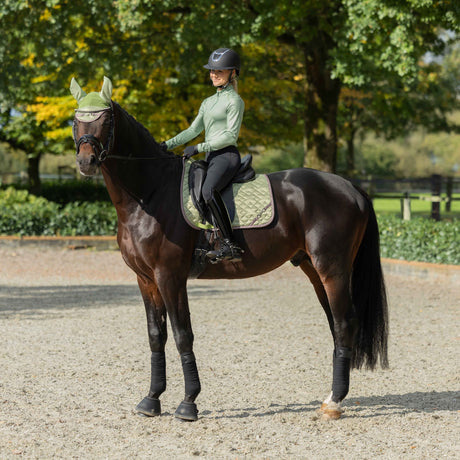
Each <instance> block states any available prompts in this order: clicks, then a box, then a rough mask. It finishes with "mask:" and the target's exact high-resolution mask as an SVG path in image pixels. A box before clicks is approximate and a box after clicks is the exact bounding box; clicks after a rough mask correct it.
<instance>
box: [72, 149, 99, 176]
mask: <svg viewBox="0 0 460 460" xmlns="http://www.w3.org/2000/svg"><path fill="white" fill-rule="evenodd" d="M76 159H77V166H78V169H79V170H80V174H81V175H83V176H94V175H95V174H96V173H97V171H98V168H99V165H100V163H99V160H98V158H97V156H96V154H95V153H94V151H93V149H92V148H91V147H89V148H88V149H83V148H82V149H81V150H80V152H79V153H78V154H77V156H76Z"/></svg>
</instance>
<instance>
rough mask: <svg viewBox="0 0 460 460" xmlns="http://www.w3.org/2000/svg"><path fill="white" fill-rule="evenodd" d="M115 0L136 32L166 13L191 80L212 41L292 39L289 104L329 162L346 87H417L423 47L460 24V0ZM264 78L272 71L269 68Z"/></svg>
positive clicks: (329, 165)
mask: <svg viewBox="0 0 460 460" xmlns="http://www.w3.org/2000/svg"><path fill="white" fill-rule="evenodd" d="M117 5H118V7H119V8H120V12H121V13H123V14H120V18H121V19H120V20H121V24H122V25H124V27H126V28H127V29H130V30H132V31H133V32H134V29H136V30H142V29H143V28H145V27H148V25H149V24H150V23H151V21H152V20H154V19H153V18H154V17H158V15H159V16H160V17H162V18H168V21H169V24H170V26H171V27H172V31H173V34H172V37H174V39H173V40H172V46H178V47H179V49H180V50H181V51H182V53H181V55H180V58H179V61H177V62H176V65H177V66H178V68H179V69H188V72H186V76H185V77H183V76H182V72H179V75H178V78H179V79H180V80H181V81H185V82H186V81H187V80H190V78H191V76H193V75H195V72H196V69H197V64H196V60H197V58H201V60H203V59H204V58H205V57H206V54H207V53H208V52H209V49H208V48H212V47H213V46H214V47H218V46H222V44H223V43H226V44H228V45H230V46H235V45H239V46H241V50H242V51H243V54H244V52H245V50H246V46H247V45H249V44H258V45H259V46H261V45H262V44H263V46H266V47H267V48H268V50H272V49H276V46H277V44H278V46H281V45H282V46H288V47H290V49H291V55H292V60H293V61H295V62H296V67H297V68H298V67H299V66H301V67H302V68H303V72H304V76H303V78H298V79H297V80H296V83H297V91H298V92H299V93H301V94H302V102H301V104H298V103H297V104H296V105H295V106H293V107H294V108H295V110H297V111H298V110H301V111H302V119H303V125H304V127H303V131H304V133H303V138H304V146H305V164H306V165H307V166H312V167H315V168H319V169H324V170H329V171H333V170H335V166H336V156H337V142H338V136H337V115H338V106H339V98H340V94H341V91H342V89H343V88H350V89H356V88H359V87H361V86H363V85H367V87H368V88H369V87H370V86H371V84H372V85H374V87H375V86H377V87H378V86H379V85H381V84H382V83H383V84H385V85H386V86H387V88H388V90H389V91H388V92H387V93H386V94H391V92H392V88H390V87H389V86H390V85H393V84H394V85H395V87H396V88H403V90H404V91H405V92H406V93H408V92H410V91H414V90H415V89H416V88H417V85H418V74H419V67H420V64H421V57H422V56H423V55H424V54H425V53H427V52H434V53H436V54H439V53H440V52H441V51H442V50H443V49H444V48H445V47H446V45H447V42H445V41H443V40H441V39H440V36H439V34H440V31H441V30H442V28H444V29H449V30H453V31H458V29H459V24H460V21H459V18H460V11H459V8H460V7H459V6H457V5H458V2H453V1H442V2H441V1H438V0H410V1H406V0H404V1H403V0H393V1H391V2H385V3H382V2H381V1H380V0H367V1H366V2H363V1H362V0H340V1H339V0H324V1H322V2H316V1H305V0H291V1H289V2H286V1H274V0H252V1H251V0H249V1H245V2H233V1H229V0H223V1H221V2H220V4H219V7H218V8H217V7H215V6H214V5H213V4H209V2H207V1H204V0H201V1H196V2H193V4H191V5H189V6H187V7H183V6H182V5H183V4H182V2H180V1H174V0H170V1H168V2H163V3H162V4H160V5H158V4H157V3H155V4H149V3H146V2H142V1H140V0H137V1H135V2H132V1H127V0H120V1H119V2H118V3H117ZM203 43H206V44H207V48H206V50H205V49H204V47H203ZM243 57H245V56H243ZM296 70H297V69H296ZM259 75H260V73H259ZM286 75H289V73H286ZM298 75H299V74H298V73H297V74H296V76H298ZM291 76H292V74H291ZM262 78H263V79H266V80H268V81H269V80H270V77H269V76H268V75H267V74H266V73H264V74H263V75H262ZM288 109H289V107H288Z"/></svg>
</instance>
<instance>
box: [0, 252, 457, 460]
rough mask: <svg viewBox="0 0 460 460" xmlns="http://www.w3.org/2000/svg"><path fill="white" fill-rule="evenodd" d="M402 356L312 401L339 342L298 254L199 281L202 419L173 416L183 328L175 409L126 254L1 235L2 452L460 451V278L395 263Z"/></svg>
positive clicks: (280, 454)
mask: <svg viewBox="0 0 460 460" xmlns="http://www.w3.org/2000/svg"><path fill="white" fill-rule="evenodd" d="M387 287H388V291H389V299H390V307H391V310H390V314H391V323H390V329H391V334H390V349H389V356H390V365H391V368H390V370H387V371H381V370H378V371H376V372H369V371H354V372H353V373H352V376H351V390H350V393H349V395H348V397H347V399H346V401H345V404H344V406H345V411H346V412H345V416H344V417H343V419H341V420H340V421H337V422H329V423H328V422H321V421H319V420H317V418H316V414H315V410H316V409H317V408H318V406H319V404H320V401H321V400H322V399H324V397H325V396H326V395H327V394H328V392H329V389H330V384H331V372H332V368H331V354H332V342H331V337H330V334H329V332H328V327H327V321H326V318H325V315H324V313H323V312H322V310H321V308H320V307H319V305H318V302H317V300H316V298H315V295H314V292H313V289H312V288H311V285H310V284H309V283H308V282H307V281H306V279H305V278H304V276H303V274H302V273H301V272H300V270H298V269H294V268H293V267H291V266H289V265H285V266H283V267H282V268H281V269H279V270H277V271H275V272H272V273H270V274H267V275H265V276H262V277H258V278H253V279H248V280H240V281H226V280H222V281H193V282H191V283H190V285H189V295H190V305H191V312H192V323H193V326H194V333H195V354H196V356H197V359H198V366H199V370H200V375H201V381H202V387H203V390H202V393H201V394H200V396H199V398H198V400H197V403H198V407H199V410H200V419H199V420H198V421H197V422H195V423H184V422H180V421H178V420H176V419H175V418H174V417H173V413H174V411H175V409H176V407H177V405H178V404H179V402H180V401H181V398H182V396H183V380H182V372H181V368H180V360H179V358H178V355H177V352H176V349H175V346H174V343H173V340H172V336H171V338H170V339H169V341H168V345H167V359H168V365H167V373H168V388H167V390H166V392H165V394H164V395H163V397H162V407H163V412H164V414H163V415H162V416H161V417H158V418H153V419H151V418H142V417H139V416H137V415H135V414H134V411H133V408H134V406H135V404H136V403H137V402H139V400H140V399H142V397H143V396H145V394H146V392H147V390H148V385H149V356H150V353H149V349H148V342H147V332H146V324H145V318H144V311H143V307H142V305H141V300H140V295H139V293H138V290H137V286H136V283H135V277H134V275H133V273H132V272H130V271H129V269H128V268H127V267H125V265H124V264H123V262H122V260H121V256H120V254H119V253H118V252H116V251H113V252H108V251H102V252H96V251H88V250H81V251H70V250H62V249H54V250H51V249H46V248H45V249H27V248H16V249H15V248H4V247H3V248H2V247H0V331H1V335H0V337H1V339H0V343H1V348H0V369H1V372H0V458H2V459H10V458H11V459H13V458H18V457H23V458H40V459H43V458H66V459H67V458H88V459H89V458H91V459H106V458H110V459H126V458H161V459H163V458H192V457H202V458H209V459H243V458H248V459H249V458H250V459H254V458H255V459H280V458H283V459H284V458H285V459H291V458H308V459H324V458H333V459H341V458H343V459H360V460H362V459H371V458H385V459H387V458H388V459H393V458H398V459H400V458H404V459H407V458H413V459H439V458H450V459H451V458H459V457H458V455H459V454H458V452H459V448H460V444H459V441H458V438H459V436H458V434H459V432H460V430H459V428H460V424H459V414H460V406H459V401H458V397H459V374H460V373H459V355H460V353H459V352H460V348H459V345H460V341H459V337H458V329H459V328H458V305H459V303H460V302H459V301H460V296H459V291H458V288H457V287H456V286H455V285H454V284H452V283H451V282H448V281H442V280H439V279H437V280H436V281H435V282H433V281H427V280H420V279H416V278H413V277H412V278H405V277H403V276H401V275H393V274H391V275H388V276H387Z"/></svg>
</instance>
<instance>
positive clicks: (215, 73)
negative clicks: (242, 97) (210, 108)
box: [209, 69, 233, 86]
mask: <svg viewBox="0 0 460 460" xmlns="http://www.w3.org/2000/svg"><path fill="white" fill-rule="evenodd" d="M231 72H233V70H214V69H213V70H210V71H209V76H210V78H211V81H212V84H213V85H214V86H223V85H226V84H227V83H228V77H229V76H230V73H231Z"/></svg>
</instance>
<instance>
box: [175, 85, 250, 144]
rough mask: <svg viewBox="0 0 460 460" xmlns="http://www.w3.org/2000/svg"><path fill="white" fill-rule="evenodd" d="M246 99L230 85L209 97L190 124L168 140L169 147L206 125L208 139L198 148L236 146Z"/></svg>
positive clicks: (193, 135)
mask: <svg viewBox="0 0 460 460" xmlns="http://www.w3.org/2000/svg"><path fill="white" fill-rule="evenodd" d="M243 112H244V102H243V99H241V97H240V96H239V95H238V93H237V92H235V90H234V89H233V87H232V86H231V85H228V86H227V87H226V88H224V89H222V90H220V91H217V92H216V94H214V95H213V96H210V97H208V98H206V99H205V100H204V101H203V102H202V104H201V107H200V110H199V112H198V115H197V117H196V118H195V120H193V123H192V124H191V125H190V127H189V128H187V129H186V130H184V131H182V132H181V133H179V134H178V135H177V136H175V137H173V138H172V139H169V140H167V141H166V145H167V146H168V149H173V148H175V147H177V146H178V145H182V144H186V143H187V142H189V141H191V140H192V139H194V138H195V137H197V136H198V135H199V134H200V133H201V132H202V131H203V129H204V130H205V140H204V142H202V143H201V144H198V145H197V148H198V152H212V151H214V150H219V149H222V148H224V147H228V146H229V145H234V146H235V147H236V145H237V140H238V135H239V133H240V128H241V122H242V121H243Z"/></svg>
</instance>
